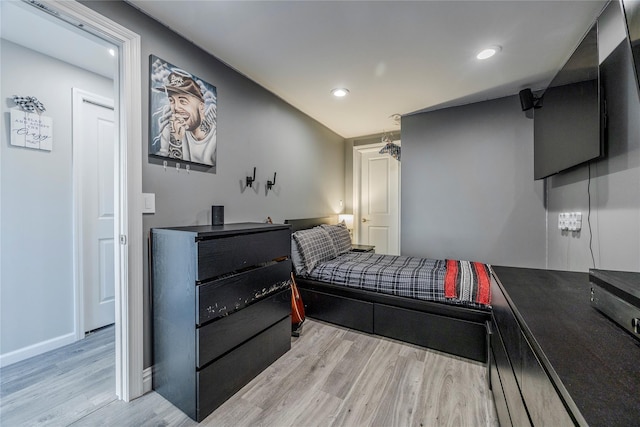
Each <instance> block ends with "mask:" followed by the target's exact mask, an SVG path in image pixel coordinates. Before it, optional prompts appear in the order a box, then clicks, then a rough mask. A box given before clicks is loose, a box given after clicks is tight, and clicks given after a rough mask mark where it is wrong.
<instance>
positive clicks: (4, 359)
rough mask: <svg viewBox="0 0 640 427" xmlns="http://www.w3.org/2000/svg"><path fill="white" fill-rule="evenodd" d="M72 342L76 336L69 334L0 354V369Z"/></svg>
mask: <svg viewBox="0 0 640 427" xmlns="http://www.w3.org/2000/svg"><path fill="white" fill-rule="evenodd" d="M74 342H76V334H75V333H74V332H72V333H70V334H66V335H61V336H59V337H55V338H52V339H50V340H46V341H42V342H39V343H36V344H32V345H30V346H27V347H23V348H21V349H18V350H14V351H12V352H9V353H6V354H2V355H0V368H4V367H5V366H9V365H13V364H14V363H17V362H20V361H23V360H26V359H29V358H30V357H34V356H38V355H40V354H42V353H46V352H47V351H51V350H55V349H57V348H60V347H63V346H65V345H68V344H72V343H74Z"/></svg>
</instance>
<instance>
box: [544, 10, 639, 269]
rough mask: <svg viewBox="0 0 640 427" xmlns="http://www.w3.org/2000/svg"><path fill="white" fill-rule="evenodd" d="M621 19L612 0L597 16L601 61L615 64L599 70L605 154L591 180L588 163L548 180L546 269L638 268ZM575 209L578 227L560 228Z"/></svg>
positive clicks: (635, 169)
mask: <svg viewBox="0 0 640 427" xmlns="http://www.w3.org/2000/svg"><path fill="white" fill-rule="evenodd" d="M622 19H623V18H622V14H621V11H620V8H619V5H618V4H616V3H615V2H613V3H612V4H611V5H610V6H609V7H608V8H607V9H606V10H605V11H604V12H603V14H602V15H601V17H600V19H599V24H600V25H599V26H600V28H599V40H598V42H599V50H600V52H599V53H600V61H601V62H602V61H604V60H605V59H607V58H609V59H613V60H615V61H616V64H617V66H616V67H614V68H613V69H611V68H602V73H601V78H602V80H603V82H604V86H605V87H604V89H605V92H606V98H607V110H608V127H607V135H606V139H607V155H606V157H605V158H604V159H603V160H599V161H596V162H593V163H592V165H591V181H590V182H589V167H588V166H581V167H579V168H577V169H575V170H571V171H569V172H566V173H561V174H558V175H555V176H553V177H550V178H548V179H547V194H548V218H549V227H548V229H547V239H548V244H549V257H548V265H549V268H550V269H557V270H570V271H586V270H588V269H589V268H592V267H594V262H595V267H597V268H602V269H609V270H629V271H640V120H638V118H639V117H640V102H639V101H638V91H637V88H636V82H635V80H634V79H635V77H634V75H633V68H632V62H631V58H630V56H631V51H630V49H629V46H628V41H627V40H626V39H625V37H626V35H625V28H624V23H623V20H622ZM589 193H591V215H590V216H591V221H590V222H591V232H590V231H589V223H588V214H589ZM577 211H580V212H582V230H581V231H580V232H566V231H565V232H561V231H560V230H558V228H557V224H558V214H559V213H560V212H577ZM590 241H591V244H590ZM590 246H591V248H592V249H593V258H592V256H591V250H590Z"/></svg>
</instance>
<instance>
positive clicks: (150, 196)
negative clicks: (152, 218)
mask: <svg viewBox="0 0 640 427" xmlns="http://www.w3.org/2000/svg"><path fill="white" fill-rule="evenodd" d="M142 213H156V194H155V193H142Z"/></svg>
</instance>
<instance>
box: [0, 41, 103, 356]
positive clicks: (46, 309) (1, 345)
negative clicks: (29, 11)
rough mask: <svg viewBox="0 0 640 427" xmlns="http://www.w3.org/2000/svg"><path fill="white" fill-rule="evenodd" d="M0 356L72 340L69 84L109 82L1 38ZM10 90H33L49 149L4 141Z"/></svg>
mask: <svg viewBox="0 0 640 427" xmlns="http://www.w3.org/2000/svg"><path fill="white" fill-rule="evenodd" d="M1 43H2V44H1V62H2V76H1V77H2V78H1V82H2V84H1V86H0V98H1V99H2V101H3V102H2V135H1V142H2V144H1V145H0V153H1V156H0V157H1V160H0V164H1V170H0V185H1V187H0V188H1V191H0V197H1V204H0V206H1V209H2V212H1V216H0V218H1V219H2V223H1V224H0V233H1V252H0V253H1V254H2V257H1V260H0V263H1V264H0V268H1V282H0V284H1V286H0V325H1V326H0V355H1V356H2V363H3V364H4V363H10V362H11V361H14V360H16V359H20V358H22V357H23V356H24V355H27V356H28V355H31V354H32V353H38V352H40V351H42V350H47V349H50V348H55V347H57V346H59V345H60V344H65V343H68V342H72V341H73V340H74V339H75V337H74V336H73V333H74V294H73V292H74V284H73V253H72V249H73V241H72V239H73V234H72V225H73V224H72V173H71V169H72V163H71V159H72V151H71V150H72V145H71V109H72V88H73V87H79V88H81V89H85V90H87V91H90V92H93V93H97V94H99V95H103V96H106V97H112V93H113V82H112V81H111V80H109V79H106V78H104V77H102V76H99V75H97V74H94V73H90V72H87V71H84V70H81V69H79V68H77V67H74V66H72V65H70V64H67V63H64V62H61V61H58V60H56V59H54V58H51V57H48V56H45V55H42V54H40V53H37V52H35V51H32V50H29V49H25V48H23V47H21V46H19V45H16V44H14V43H11V42H9V41H6V40H2V41H1ZM13 95H21V96H26V95H29V96H35V97H37V98H38V99H39V100H40V101H42V102H43V103H44V105H45V107H46V109H47V111H46V112H45V113H44V115H46V116H48V117H51V118H52V119H53V150H52V151H51V152H47V151H40V150H32V149H27V148H21V147H15V146H11V145H10V143H9V133H10V129H9V115H10V112H9V111H10V109H11V108H13V107H14V106H15V104H14V103H13V101H12V96H13Z"/></svg>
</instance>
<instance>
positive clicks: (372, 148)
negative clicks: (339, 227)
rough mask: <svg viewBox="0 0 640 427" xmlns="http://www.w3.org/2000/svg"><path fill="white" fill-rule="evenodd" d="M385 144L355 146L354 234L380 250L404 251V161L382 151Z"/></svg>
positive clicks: (391, 253) (361, 240)
mask: <svg viewBox="0 0 640 427" xmlns="http://www.w3.org/2000/svg"><path fill="white" fill-rule="evenodd" d="M393 142H394V143H395V144H397V145H400V141H399V140H398V141H393ZM384 145H385V144H384V143H377V144H368V145H359V146H355V147H354V148H353V197H354V202H353V206H354V209H353V211H354V212H353V213H354V237H355V241H356V242H357V243H359V244H364V245H373V246H375V251H376V253H381V254H389V255H400V170H401V168H400V161H398V160H396V159H394V158H393V157H391V156H390V155H389V154H388V153H383V154H381V153H380V150H381V149H382V148H383V147H384Z"/></svg>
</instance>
